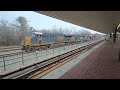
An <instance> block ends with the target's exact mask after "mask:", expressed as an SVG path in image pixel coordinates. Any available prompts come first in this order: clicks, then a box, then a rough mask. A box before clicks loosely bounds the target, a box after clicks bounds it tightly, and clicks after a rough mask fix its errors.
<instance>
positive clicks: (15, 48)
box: [0, 46, 21, 52]
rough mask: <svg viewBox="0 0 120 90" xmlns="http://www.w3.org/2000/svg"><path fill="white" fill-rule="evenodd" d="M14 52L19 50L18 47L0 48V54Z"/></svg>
mask: <svg viewBox="0 0 120 90" xmlns="http://www.w3.org/2000/svg"><path fill="white" fill-rule="evenodd" d="M15 50H21V48H20V46H14V47H1V48H0V52H8V51H15Z"/></svg>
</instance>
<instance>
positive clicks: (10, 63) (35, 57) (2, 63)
mask: <svg viewBox="0 0 120 90" xmlns="http://www.w3.org/2000/svg"><path fill="white" fill-rule="evenodd" d="M101 40H103V39H101ZM101 40H93V41H89V42H85V43H79V44H74V45H67V46H62V47H58V48H53V49H46V50H43V51H36V52H34V53H21V54H19V55H15V56H12V55H11V56H3V57H0V70H3V71H6V70H9V69H11V68H16V67H19V68H20V67H22V66H25V65H30V64H33V63H36V62H41V61H44V60H46V59H49V58H52V57H55V56H57V55H60V54H63V53H66V52H69V51H72V50H75V49H77V48H80V47H83V46H86V45H88V44H91V43H93V42H97V41H101Z"/></svg>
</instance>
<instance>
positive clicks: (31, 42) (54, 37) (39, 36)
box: [21, 32, 92, 51]
mask: <svg viewBox="0 0 120 90" xmlns="http://www.w3.org/2000/svg"><path fill="white" fill-rule="evenodd" d="M91 38H92V36H90V35H83V36H81V35H65V34H52V33H41V32H33V33H32V34H31V35H30V36H26V37H25V39H24V40H22V42H21V45H22V48H21V49H22V50H25V51H31V50H36V49H41V48H50V46H51V45H52V44H61V43H62V44H73V43H78V42H85V41H87V40H90V39H91Z"/></svg>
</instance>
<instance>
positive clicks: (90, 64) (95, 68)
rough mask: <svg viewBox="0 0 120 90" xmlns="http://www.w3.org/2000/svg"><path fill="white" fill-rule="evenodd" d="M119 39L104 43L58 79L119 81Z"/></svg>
mask: <svg viewBox="0 0 120 90" xmlns="http://www.w3.org/2000/svg"><path fill="white" fill-rule="evenodd" d="M119 49H120V38H117V40H116V43H115V44H114V43H113V41H112V40H109V41H105V42H104V43H103V44H102V45H101V46H99V47H98V48H97V49H96V50H94V51H93V52H92V53H91V54H89V55H88V56H87V57H85V58H84V59H83V60H81V61H80V62H79V63H78V64H76V65H75V66H74V67H72V68H71V69H70V70H68V71H67V72H66V73H65V74H63V75H62V76H60V77H59V79H120V60H119Z"/></svg>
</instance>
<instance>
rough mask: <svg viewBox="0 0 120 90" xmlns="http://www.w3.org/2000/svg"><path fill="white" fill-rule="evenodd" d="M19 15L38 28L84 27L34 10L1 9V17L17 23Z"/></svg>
mask: <svg viewBox="0 0 120 90" xmlns="http://www.w3.org/2000/svg"><path fill="white" fill-rule="evenodd" d="M19 16H23V17H25V18H26V19H27V20H29V23H28V24H29V25H30V26H32V27H33V28H35V29H37V30H40V29H51V28H52V27H53V26H58V27H62V28H67V29H70V28H76V29H77V30H81V29H82V27H80V26H77V25H73V24H70V23H67V22H64V21H61V20H58V19H54V18H51V17H49V16H45V15H42V14H38V13H36V12H33V11H0V19H5V20H8V21H9V22H10V23H15V19H16V18H17V17H19ZM87 30H90V29H87ZM91 32H92V33H96V32H95V31H91Z"/></svg>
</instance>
